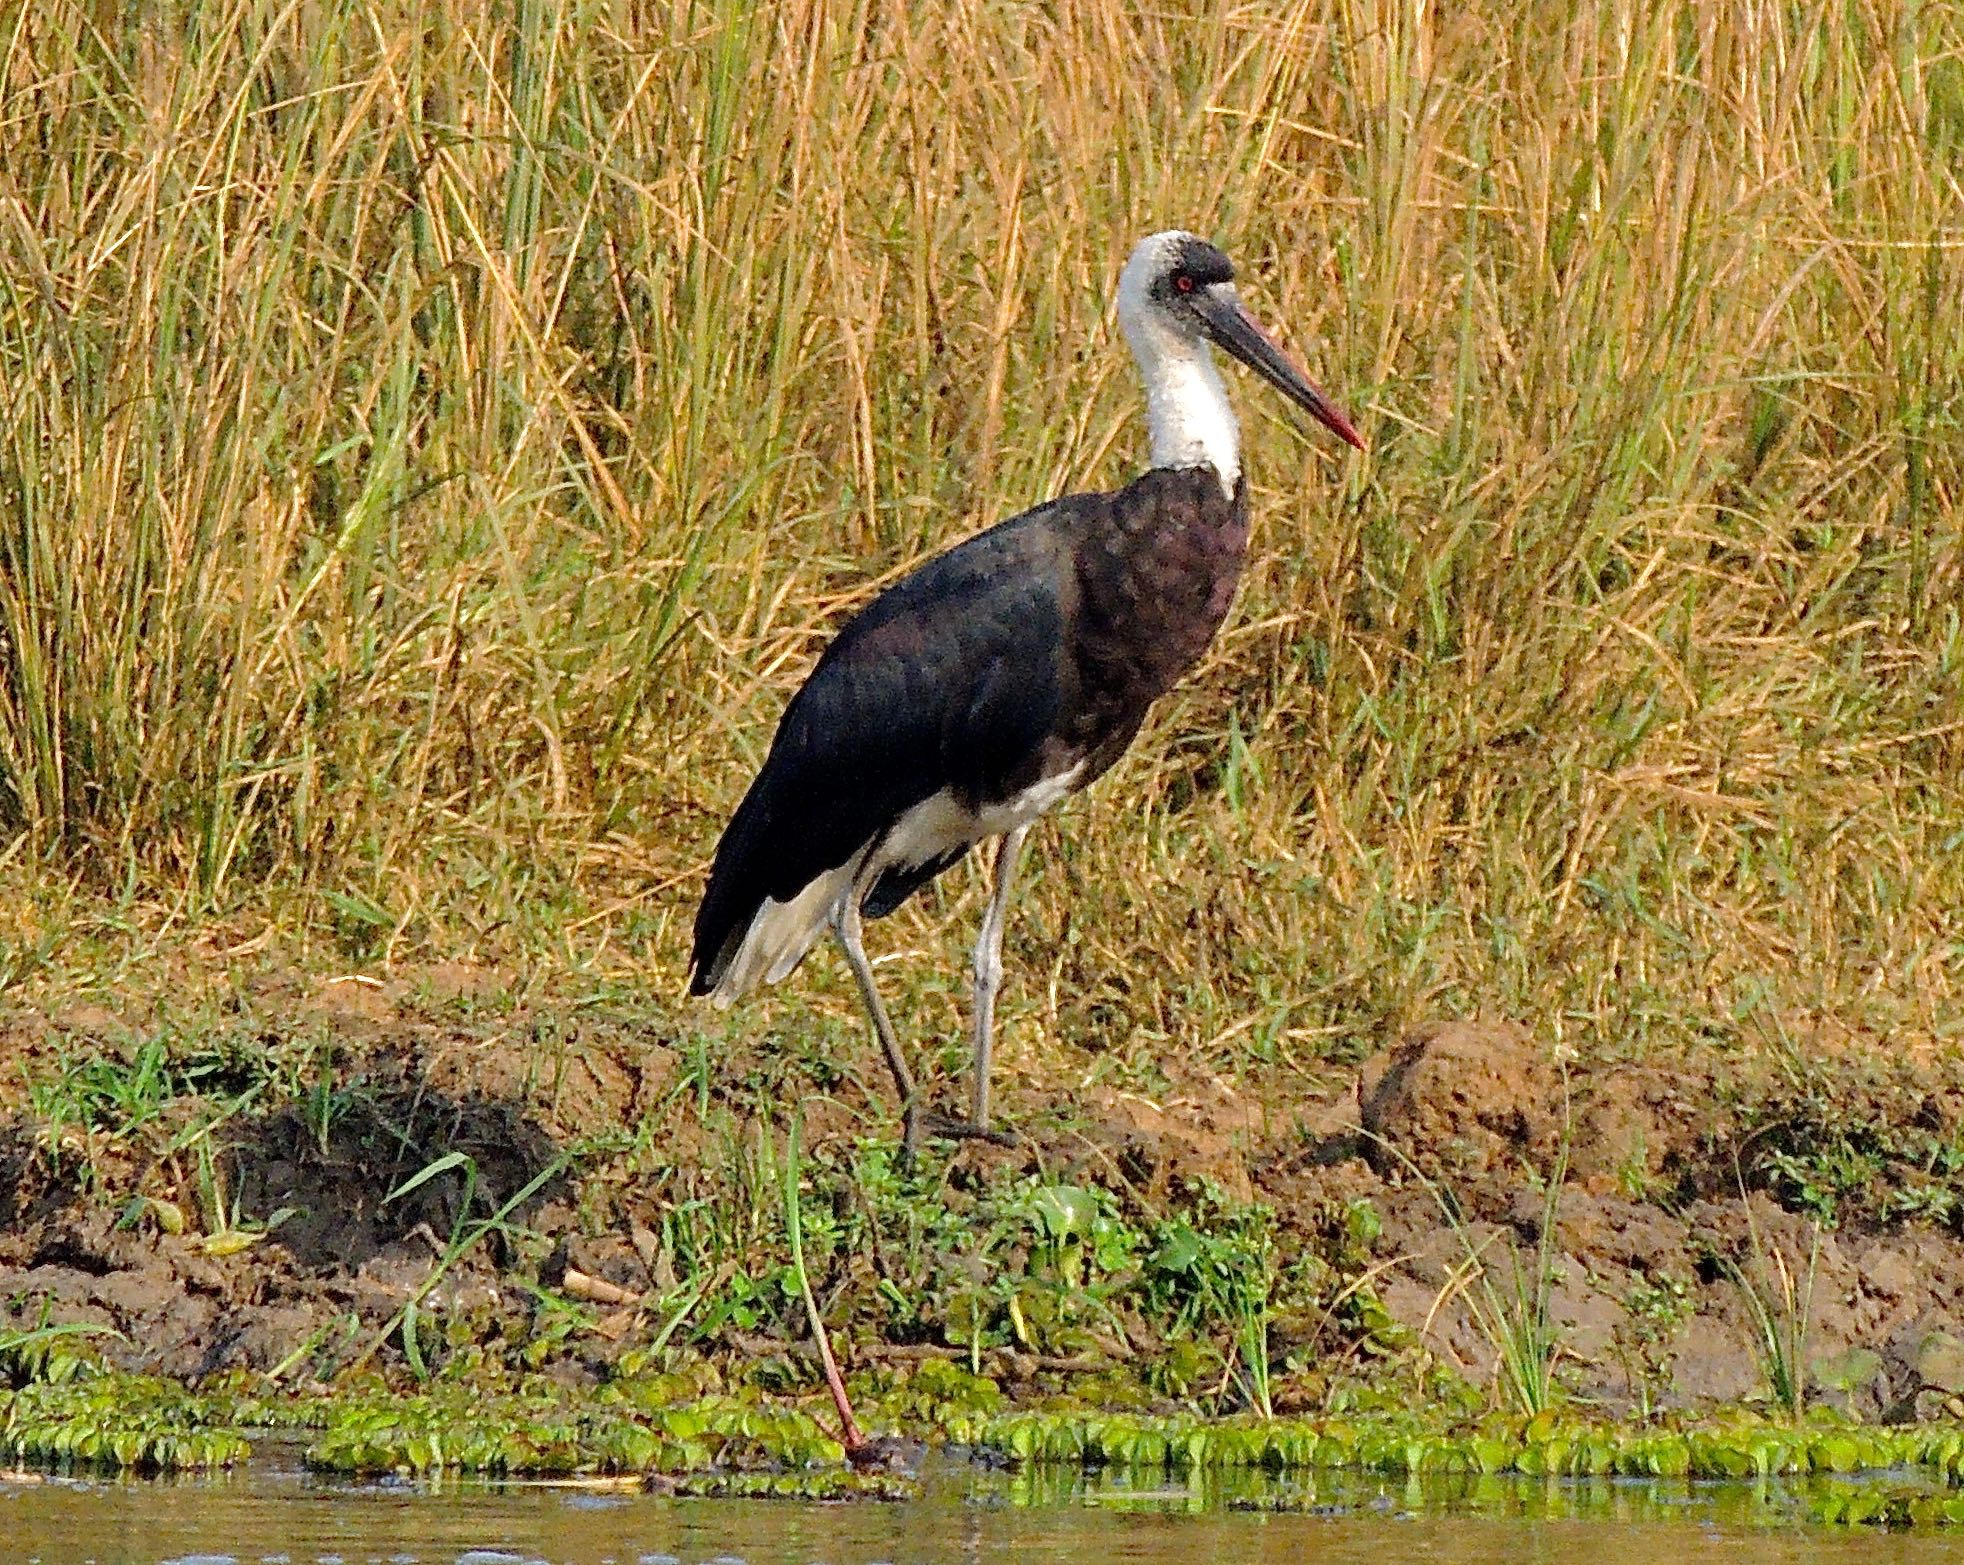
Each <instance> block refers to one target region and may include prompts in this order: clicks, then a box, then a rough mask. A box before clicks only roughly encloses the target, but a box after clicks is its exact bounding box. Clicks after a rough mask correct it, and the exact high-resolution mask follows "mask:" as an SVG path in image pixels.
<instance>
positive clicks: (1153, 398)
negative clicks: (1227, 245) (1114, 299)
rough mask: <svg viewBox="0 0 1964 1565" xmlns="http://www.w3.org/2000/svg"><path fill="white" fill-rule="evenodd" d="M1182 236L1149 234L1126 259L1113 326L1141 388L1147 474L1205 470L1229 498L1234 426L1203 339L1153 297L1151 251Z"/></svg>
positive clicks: (1237, 433) (1235, 476)
mask: <svg viewBox="0 0 1964 1565" xmlns="http://www.w3.org/2000/svg"><path fill="white" fill-rule="evenodd" d="M1184 237H1185V235H1183V234H1178V233H1172V234H1155V235H1153V236H1152V238H1150V239H1147V240H1144V241H1142V242H1141V243H1140V245H1139V247H1138V248H1137V249H1136V250H1134V251H1133V252H1132V258H1131V260H1129V261H1127V262H1126V263H1125V270H1124V272H1123V273H1121V274H1120V276H1119V280H1118V324H1119V329H1120V330H1121V331H1123V332H1124V333H1125V340H1126V342H1127V343H1129V344H1130V345H1131V348H1132V357H1133V358H1134V359H1135V360H1136V361H1137V363H1138V365H1139V378H1140V379H1141V380H1143V381H1144V382H1145V385H1146V428H1147V429H1148V430H1149V431H1150V432H1151V435H1152V465H1153V466H1154V467H1211V468H1213V469H1214V471H1215V472H1216V473H1218V474H1219V475H1220V479H1221V487H1222V488H1223V489H1225V490H1226V491H1227V492H1228V494H1229V495H1232V494H1233V493H1234V488H1235V485H1236V484H1237V483H1239V482H1240V479H1241V426H1240V424H1239V423H1237V422H1236V420H1235V417H1234V408H1233V407H1232V405H1230V403H1229V402H1228V395H1227V387H1226V386H1225V385H1223V384H1222V382H1221V376H1220V372H1219V371H1218V370H1217V369H1215V367H1214V351H1213V349H1212V348H1211V347H1210V346H1209V345H1208V344H1207V342H1206V341H1205V339H1203V338H1201V337H1199V336H1197V335H1195V334H1193V333H1192V332H1191V331H1189V330H1186V329H1183V327H1184V323H1182V322H1179V321H1176V320H1175V319H1174V318H1173V317H1172V316H1170V315H1169V314H1168V312H1167V311H1166V309H1165V307H1164V306H1162V305H1161V304H1160V303H1159V302H1158V301H1157V300H1155V299H1154V298H1153V297H1152V292H1151V288H1152V279H1153V277H1154V275H1156V273H1157V272H1158V271H1159V270H1160V268H1161V264H1162V262H1161V256H1160V253H1159V250H1158V248H1157V247H1158V245H1159V244H1161V243H1162V242H1177V241H1178V240H1180V239H1183V238H1184Z"/></svg>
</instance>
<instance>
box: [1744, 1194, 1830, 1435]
mask: <svg viewBox="0 0 1964 1565" xmlns="http://www.w3.org/2000/svg"><path fill="white" fill-rule="evenodd" d="M1743 1205H1744V1207H1745V1212H1746V1223H1747V1235H1748V1245H1747V1256H1748V1259H1747V1262H1745V1263H1741V1262H1739V1261H1737V1260H1732V1259H1729V1258H1725V1259H1721V1261H1720V1267H1721V1269H1722V1270H1723V1271H1724V1273H1725V1274H1726V1275H1727V1276H1728V1277H1730V1278H1731V1279H1732V1281H1733V1282H1734V1283H1735V1284H1737V1285H1738V1289H1739V1296H1740V1298H1741V1299H1743V1300H1744V1301H1745V1304H1746V1311H1747V1314H1748V1315H1749V1317H1750V1318H1751V1325H1752V1334H1751V1335H1752V1348H1753V1359H1754V1362H1756V1363H1757V1364H1758V1365H1759V1371H1760V1377H1761V1379H1762V1380H1764V1382H1765V1384H1766V1394H1767V1396H1768V1398H1769V1399H1770V1400H1771V1401H1772V1403H1773V1405H1774V1406H1775V1407H1776V1408H1778V1409H1779V1410H1780V1411H1781V1412H1782V1413H1784V1414H1785V1415H1786V1416H1787V1417H1788V1418H1789V1419H1792V1420H1795V1421H1798V1420H1799V1418H1800V1416H1801V1415H1802V1414H1803V1413H1805V1412H1806V1411H1807V1388H1808V1376H1809V1374H1810V1371H1811V1365H1810V1363H1809V1358H1808V1348H1807V1343H1808V1337H1809V1334H1810V1333H1811V1331H1812V1329H1813V1321H1814V1276H1815V1271H1816V1268H1817V1266H1818V1265H1819V1262H1820V1258H1821V1225H1820V1223H1819V1222H1818V1221H1817V1222H1814V1223H1811V1224H1809V1226H1808V1234H1809V1238H1808V1246H1807V1259H1806V1262H1805V1264H1799V1263H1797V1262H1795V1261H1793V1260H1790V1259H1789V1258H1788V1256H1787V1254H1786V1252H1785V1251H1784V1250H1783V1249H1781V1248H1780V1246H1779V1245H1778V1244H1777V1243H1774V1242H1772V1241H1770V1240H1768V1239H1767V1238H1766V1236H1765V1235H1764V1234H1762V1233H1761V1231H1760V1227H1759V1222H1758V1220H1757V1219H1756V1218H1755V1217H1754V1216H1753V1210H1752V1203H1751V1202H1749V1201H1748V1202H1744V1203H1743Z"/></svg>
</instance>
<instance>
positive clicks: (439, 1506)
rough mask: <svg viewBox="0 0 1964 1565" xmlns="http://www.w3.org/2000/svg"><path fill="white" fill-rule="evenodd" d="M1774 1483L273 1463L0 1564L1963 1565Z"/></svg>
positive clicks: (18, 1516)
mask: <svg viewBox="0 0 1964 1565" xmlns="http://www.w3.org/2000/svg"><path fill="white" fill-rule="evenodd" d="M1806 1515H1807V1505H1806V1496H1805V1494H1804V1493H1803V1492H1802V1491H1801V1490H1799V1489H1797V1488H1794V1487H1792V1486H1788V1485H1782V1484H1778V1483H1772V1484H1762V1485H1750V1484H1730V1485H1705V1484H1693V1483H1689V1482H1685V1481H1682V1480H1639V1481H1632V1480H1599V1481H1592V1482H1585V1481H1578V1482H1542V1481H1539V1480H1516V1479H1501V1478H1483V1477H1462V1478H1430V1479H1426V1480H1423V1481H1413V1482H1407V1481H1405V1480H1403V1479H1396V1480H1389V1479H1388V1480H1374V1479H1371V1478H1368V1477H1365V1476H1361V1475H1356V1474H1337V1475H1317V1476H1313V1477H1306V1478H1301V1479H1293V1480H1283V1481H1276V1480H1273V1479H1268V1478H1265V1477H1264V1476H1263V1475H1260V1474H1255V1473H1231V1474H1221V1475H1209V1476H1208V1477H1207V1478H1206V1479H1204V1480H1202V1481H1198V1482H1196V1483H1194V1484H1191V1485H1187V1484H1180V1483H1165V1482H1161V1483H1154V1484H1147V1483H1137V1482H1126V1481H1123V1480H1116V1479H1101V1478H1088V1477H1085V1476H1082V1475H1077V1474H1064V1473H1058V1472H1054V1471H1044V1472H1022V1473H984V1472H978V1471H975V1470H972V1469H969V1468H966V1467H959V1466H945V1467H943V1468H942V1469H941V1470H939V1471H938V1472H936V1473H935V1474H933V1475H932V1476H931V1478H930V1481H929V1483H928V1485H927V1487H926V1490H925V1492H924V1494H923V1496H922V1498H921V1499H920V1500H918V1501H915V1502H910V1503H906V1504H896V1505H879V1504H871V1503H864V1502H862V1503H856V1504H842V1505H815V1504H802V1503H792V1502H773V1501H714V1500H676V1499H664V1498H660V1497H656V1496H652V1495H643V1494H639V1493H623V1492H620V1491H619V1490H618V1489H617V1488H608V1489H594V1490H587V1489H581V1488H567V1487H562V1486H553V1485H535V1484H504V1485H477V1484H454V1483H453V1484H449V1485H444V1486H440V1487H431V1486H424V1485H414V1484H406V1483H400V1482H383V1483H367V1484H347V1483H339V1482H323V1481H321V1480H317V1479H314V1478H312V1477H309V1476H308V1475H306V1474H305V1473H303V1472H301V1471H300V1470H299V1468H298V1466H297V1464H296V1463H294V1462H292V1461H290V1460H288V1461H273V1462H269V1463H261V1464H259V1465H256V1466H254V1467H253V1468H251V1469H249V1470H247V1471H245V1472H242V1473H238V1474H233V1475H230V1476H227V1477H220V1478H216V1479H207V1480H198V1481H179V1482H176V1483H170V1484H164V1483H145V1482H108V1481H90V1482H75V1481H67V1480H60V1479H43V1480H39V1481H20V1480H17V1479H13V1478H5V1479H0V1545H4V1546H3V1547H0V1557H4V1558H5V1559H6V1560H7V1561H13V1560H34V1561H39V1562H41V1565H81V1562H92V1565H165V1562H170V1565H533V1562H535V1561H546V1562H551V1565H811V1562H824V1565H874V1562H885V1565H910V1562H911V1565H957V1562H959V1565H984V1562H991V1565H992V1562H996V1561H1002V1562H1010V1561H1016V1562H1022V1561H1042V1560H1057V1561H1097V1560H1115V1561H1117V1560H1124V1561H1140V1562H1146V1565H1198V1562H1200V1561H1204V1560H1217V1559H1218V1560H1230V1561H1233V1562H1234V1565H1268V1562H1271V1561H1273V1562H1276V1565H1281V1562H1284V1561H1289V1562H1294V1561H1299V1560H1304V1559H1312V1560H1315V1561H1317V1562H1318V1565H1326V1562H1327V1565H1402V1562H1405V1561H1420V1560H1439V1561H1445V1560H1450V1561H1453V1562H1455V1565H1485V1562H1489V1561H1491V1562H1493V1565H1503V1562H1504V1565H1516V1562H1530V1565H1531V1562H1539V1561H1547V1562H1550V1565H1553V1562H1557V1561H1560V1562H1563V1565H1568V1562H1570V1561H1573V1560H1575V1559H1577V1558H1578V1557H1580V1556H1582V1555H1585V1554H1586V1555H1587V1556H1588V1558H1589V1561H1590V1565H1656V1562H1657V1561H1658V1560H1659V1559H1660V1558H1662V1559H1669V1560H1672V1561H1686V1562H1690V1565H1719V1562H1725V1565H1776V1562H1777V1565H1785V1562H1789V1561H1792V1562H1795V1565H1798V1562H1800V1561H1803V1560H1804V1561H1808V1562H1810V1565H1811V1562H1815V1561H1826V1562H1837V1561H1848V1562H1851V1565H1852V1562H1854V1561H1857V1560H1860V1561H1863V1562H1865V1565H1871V1562H1872V1565H1936V1562H1938V1561H1944V1562H1949V1565H1954V1562H1957V1561H1959V1560H1964V1539H1959V1538H1955V1537H1944V1536H1942V1535H1940V1534H1922V1535H1913V1534H1882V1533H1874V1532H1863V1533H1856V1534H1843V1533H1839V1532H1835V1531H1833V1530H1828V1529H1822V1528H1818V1527H1813V1526H1810V1525H1808V1524H1807V1523H1806V1522H1805V1520H1804V1518H1805V1517H1806Z"/></svg>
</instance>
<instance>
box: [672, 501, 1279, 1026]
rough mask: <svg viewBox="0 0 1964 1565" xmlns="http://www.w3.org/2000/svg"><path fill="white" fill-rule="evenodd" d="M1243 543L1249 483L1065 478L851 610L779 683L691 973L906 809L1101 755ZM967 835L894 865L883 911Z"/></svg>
mask: <svg viewBox="0 0 1964 1565" xmlns="http://www.w3.org/2000/svg"><path fill="white" fill-rule="evenodd" d="M1247 542H1248V523H1247V509H1246V505H1245V503H1244V498H1243V494H1242V492H1241V486H1240V485H1238V484H1237V486H1236V492H1235V494H1234V496H1233V497H1232V498H1230V497H1229V496H1228V495H1227V494H1226V493H1225V492H1224V490H1223V489H1222V486H1221V481H1220V478H1219V476H1218V474H1217V473H1216V472H1215V470H1214V469H1213V468H1211V467H1207V468H1162V469H1157V470H1154V471H1151V472H1148V473H1146V474H1145V475H1143V476H1142V477H1140V478H1139V479H1137V480H1136V481H1135V482H1133V483H1131V484H1129V485H1127V486H1126V487H1125V488H1124V489H1121V490H1118V491H1116V492H1115V493H1111V494H1081V495H1071V496H1068V497H1066V498H1064V499H1061V500H1056V501H1053V502H1052V503H1050V504H1048V505H1044V506H1040V507H1038V508H1037V509H1035V510H1033V511H1028V512H1025V513H1024V514H1023V515H1021V516H1018V517H1015V518H1013V519H1011V520H1009V521H1007V522H1003V523H1002V524H1000V525H999V526H996V527H993V528H991V529H990V530H989V531H987V532H985V533H981V534H979V535H977V536H976V537H974V538H971V539H969V540H968V541H967V542H965V543H962V544H959V545H957V546H956V547H954V548H952V549H950V550H948V551H947V552H946V553H945V554H941V555H938V556H936V557H935V558H934V559H931V560H929V561H928V562H927V563H926V564H924V565H922V566H921V567H920V568H919V569H918V570H916V571H914V572H913V573H912V574H911V575H909V576H907V577H905V578H904V579H903V580H901V581H899V582H897V583H896V584H895V585H894V586H892V587H890V588H888V589H887V590H886V591H885V592H883V593H882V594H881V595H880V596H879V597H878V598H876V599H874V600H873V602H872V603H870V604H868V605H867V606H866V607H865V608H864V609H862V610H861V611H860V612H859V613H858V614H857V615H855V616H854V617H853V618H852V619H851V620H850V621H848V622H847V624H846V625H845V626H844V628H843V629H841V630H840V632H839V633H838V636H837V637H836V638H835V639H834V640H833V642H832V643H831V645H830V646H828V647H827V648H826V650H825V653H824V655H823V656H822V657H820V659H819V661H818V664H817V666H816V667H815V668H814V669H813V670H812V672H811V675H810V677H809V678H808V679H807V680H806V681H805V683H804V685H803V686H802V687H801V688H800V689H799V691H798V692H797V694H796V695H795V696H793V697H792V699H791V702H790V704H789V706H787V707H786V709H785V713H784V717H783V719H782V721H781V722H780V723H779V725H778V731H777V736H776V738H775V739H774V740H773V742H772V745H771V750H770V755H769V758H768V759H767V760H766V761H765V763H764V766H763V769H762V770H761V771H760V772H759V773H758V775H757V778H756V780H755V781H754V782H753V783H752V784H751V787H750V791H749V792H748V794H746V795H745V797H744V800H743V803H742V805H741V806H739V808H738V810H737V812H736V815H735V817H734V818H733V819H732V820H731V822H730V825H729V828H728V829H727V830H726V831H725V833H724V835H723V839H722V841H721V842H720V843H719V844H718V846H717V850H716V861H715V866H714V868H713V870H712V871H711V874H710V880H709V889H708V891H707V893H706V894H705V896H704V898H703V902H702V906H701V908H700V910H699V911H698V913H697V916H696V925H695V950H694V956H693V958H692V962H691V977H690V989H691V991H692V992H693V993H697V994H702V993H706V992H708V991H710V990H712V989H714V988H715V987H716V985H717V984H718V982H719V981H720V980H721V979H722V977H723V975H724V973H725V972H726V970H727V969H728V968H729V965H730V963H731V961H732V959H733V958H734V956H735V954H736V951H737V949H738V947H739V946H740V945H741V943H742V941H743V938H744V934H745V932H746V930H747V929H748V928H749V926H750V924H751V921H752V919H753V918H754V917H755V915H756V913H757V911H758V909H759V908H760V907H762V906H763V904H764V900H765V899H766V898H770V899H772V900H774V901H776V902H780V903H783V902H788V901H789V900H790V899H791V898H792V897H794V896H795V895H797V893H798V892H799V891H800V890H801V889H803V888H804V887H805V886H807V885H808V884H810V883H811V882H812V881H813V880H814V879H815V878H817V877H818V876H820V875H823V874H824V873H826V872H827V871H829V870H834V869H837V868H839V867H840V866H842V865H845V864H846V863H848V862H849V861H850V860H852V859H853V858H854V856H855V855H857V854H858V853H859V852H860V851H861V850H862V849H864V848H865V847H866V846H867V844H868V843H869V842H872V841H873V840H874V839H876V838H878V837H880V835H881V834H882V833H884V832H886V831H888V830H890V829H891V828H892V827H893V825H894V823H895V822H896V821H898V820H899V819H900V818H901V817H902V816H903V815H904V814H905V813H906V812H907V811H908V810H909V809H911V808H912V807H913V806H915V805H918V804H920V803H921V802H922V801H923V800H927V799H929V798H931V797H933V796H934V795H936V794H939V793H942V792H943V791H947V792H949V793H951V794H952V795H953V796H954V798H955V799H956V800H957V801H958V802H959V803H960V804H961V805H962V806H964V807H966V808H969V809H976V808H980V807H983V806H987V805H991V804H1000V803H1002V802H1003V801H1005V800H1009V799H1013V798H1015V797H1016V796H1017V795H1018V794H1020V793H1021V792H1022V791H1023V790H1025V789H1027V788H1029V787H1031V786H1032V785H1033V784H1035V783H1036V782H1038V781H1039V780H1040V779H1042V778H1046V777H1051V776H1054V775H1056V774H1058V773H1060V772H1064V771H1066V770H1068V769H1069V768H1071V767H1073V766H1076V765H1079V764H1080V763H1081V764H1082V770H1081V771H1080V772H1079V773H1078V775H1077V776H1076V778H1075V779H1074V781H1073V786H1074V787H1077V788H1081V787H1083V786H1084V785H1085V784H1087V783H1089V782H1091V781H1092V780H1093V779H1094V778H1096V777H1097V776H1098V775H1099V774H1101V773H1102V772H1104V771H1105V770H1106V769H1107V768H1108V767H1109V766H1110V765H1111V764H1112V763H1113V762H1114V761H1115V760H1117V759H1118V757H1119V755H1120V754H1121V753H1123V751H1124V749H1125V747H1126V745H1127V744H1129V743H1130V742H1131V740H1132V737H1133V735H1134V734H1136V733H1137V732H1138V729H1139V725H1140V723H1141V722H1142V721H1143V720H1144V718H1145V715H1146V711H1147V708H1148V707H1149V706H1150V705H1151V704H1152V702H1153V701H1154V700H1155V699H1157V698H1158V697H1159V696H1161V695H1163V694H1164V693H1165V692H1166V691H1167V690H1169V689H1170V688H1171V687H1172V686H1173V684H1174V683H1175V682H1176V681H1177V680H1178V679H1179V677H1180V676H1181V675H1182V674H1183V673H1185V672H1186V670H1187V669H1189V668H1190V667H1192V666H1193V664H1194V663H1195V662H1196V661H1198V659H1199V658H1200V656H1201V655H1202V654H1203V653H1204V652H1205V651H1206V648H1207V646H1208V644H1209V642H1211V641H1212V639H1213V637H1214V633H1215V632H1216V630H1218V629H1219V627H1220V624H1221V621H1222V619H1223V618H1224V617H1225V615H1226V613H1227V610H1228V606H1229V604H1230V602H1231V600H1232V598H1233V594H1234V586H1235V582H1236V580H1237V579H1238V578H1239V576H1240V572H1241V566H1242V561H1243V559H1244V557H1245V554H1246V550H1247ZM968 846H969V844H967V843H963V844H961V845H960V846H958V847H955V848H953V849H950V850H949V851H947V852H945V853H942V854H939V855H937V856H935V857H933V858H931V859H929V860H927V861H926V862H923V863H919V864H898V865H894V866H891V867H889V868H888V869H887V870H886V871H885V872H884V873H883V874H882V875H880V876H879V877H878V879H877V880H876V882H875V883H874V884H872V885H871V886H870V887H868V888H867V889H866V891H865V894H864V895H863V897H862V900H861V907H862V909H863V911H864V913H865V914H866V915H867V916H868V917H878V916H880V915H882V914H885V913H889V912H891V911H892V910H893V909H894V908H896V907H898V906H899V905H900V904H901V903H902V902H903V901H905V900H906V898H907V897H908V896H909V895H911V894H912V893H913V892H914V891H916V890H917V889H919V887H921V886H922V885H925V884H926V883H927V882H928V881H929V880H931V879H932V878H933V877H934V876H935V875H936V874H938V873H940V872H941V871H942V870H944V869H946V868H947V867H948V866H949V865H951V864H952V863H954V862H955V861H956V860H958V859H959V858H960V857H961V856H962V854H963V853H965V852H966V851H967V848H968Z"/></svg>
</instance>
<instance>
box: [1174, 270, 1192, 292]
mask: <svg viewBox="0 0 1964 1565" xmlns="http://www.w3.org/2000/svg"><path fill="white" fill-rule="evenodd" d="M1173 286H1174V287H1175V288H1177V289H1179V290H1180V292H1181V293H1192V292H1193V279H1192V278H1191V277H1189V276H1187V274H1186V273H1185V272H1181V273H1180V274H1179V275H1177V276H1176V277H1175V278H1174V279H1173Z"/></svg>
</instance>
